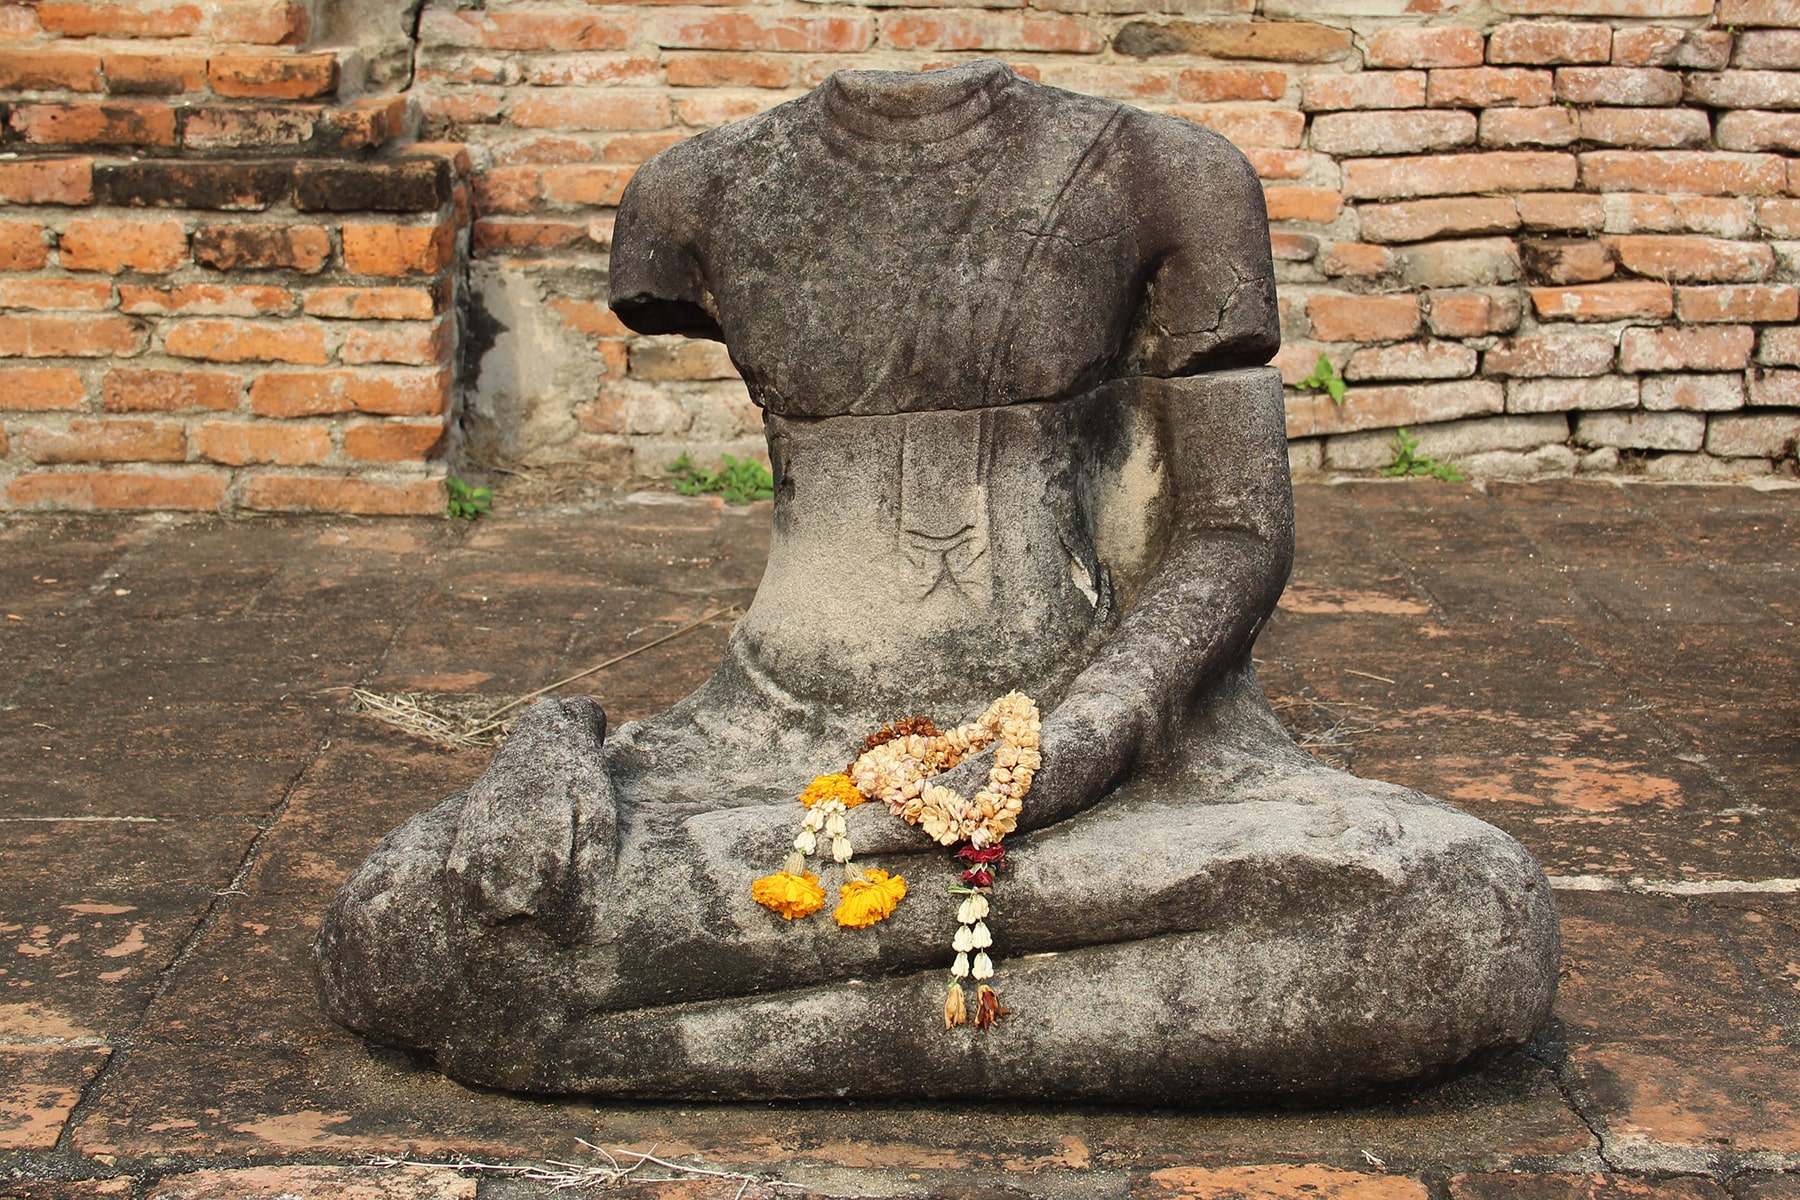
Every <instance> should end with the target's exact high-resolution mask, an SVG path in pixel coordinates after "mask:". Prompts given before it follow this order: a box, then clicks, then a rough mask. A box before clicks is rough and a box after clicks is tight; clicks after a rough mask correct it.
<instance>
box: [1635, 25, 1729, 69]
mask: <svg viewBox="0 0 1800 1200" xmlns="http://www.w3.org/2000/svg"><path fill="white" fill-rule="evenodd" d="M1731 43H1732V37H1731V34H1729V33H1727V32H1726V31H1725V30H1723V29H1677V28H1672V27H1670V26H1666V25H1649V26H1640V27H1637V28H1629V29H1615V30H1614V31H1613V45H1612V61H1613V65H1615V66H1620V67H1694V68H1698V69H1700V70H1707V71H1718V70H1722V69H1723V68H1724V67H1725V65H1726V64H1727V63H1728V62H1730V61H1731Z"/></svg>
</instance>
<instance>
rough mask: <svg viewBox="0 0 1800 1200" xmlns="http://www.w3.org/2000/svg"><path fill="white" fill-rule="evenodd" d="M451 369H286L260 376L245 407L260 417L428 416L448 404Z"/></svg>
mask: <svg viewBox="0 0 1800 1200" xmlns="http://www.w3.org/2000/svg"><path fill="white" fill-rule="evenodd" d="M450 378H451V377H450V371H449V369H448V368H446V369H444V370H441V371H378V370H360V371H349V370H346V371H288V372H271V373H269V374H266V375H259V376H257V377H256V380H255V381H254V382H253V383H251V385H250V411H251V412H253V413H255V414H256V415H257V416H259V417H276V418H287V417H316V416H326V415H330V414H332V413H346V412H363V413H369V414H371V415H373V416H386V417H430V416H437V415H439V414H441V413H443V412H445V411H446V410H447V409H448V408H449V404H450Z"/></svg>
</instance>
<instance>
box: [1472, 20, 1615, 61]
mask: <svg viewBox="0 0 1800 1200" xmlns="http://www.w3.org/2000/svg"><path fill="white" fill-rule="evenodd" d="M1612 42H1613V31H1612V29H1611V28H1609V27H1608V26H1605V25H1597V24H1592V23H1589V22H1566V21H1508V22H1506V23H1505V24H1502V25H1496V26H1495V27H1494V29H1493V31H1492V32H1491V33H1489V34H1488V44H1487V60H1488V61H1489V62H1491V63H1499V64H1520V65H1528V66H1546V65H1554V64H1559V63H1603V62H1606V61H1608V60H1609V59H1610V58H1611V57H1612Z"/></svg>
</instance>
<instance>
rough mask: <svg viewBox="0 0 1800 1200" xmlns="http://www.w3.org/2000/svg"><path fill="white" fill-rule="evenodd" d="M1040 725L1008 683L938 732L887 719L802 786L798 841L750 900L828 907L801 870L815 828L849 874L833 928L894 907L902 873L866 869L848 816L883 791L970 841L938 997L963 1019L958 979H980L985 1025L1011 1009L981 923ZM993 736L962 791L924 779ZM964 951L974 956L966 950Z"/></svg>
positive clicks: (936, 828) (863, 922)
mask: <svg viewBox="0 0 1800 1200" xmlns="http://www.w3.org/2000/svg"><path fill="white" fill-rule="evenodd" d="M1041 728H1042V726H1041V722H1040V720H1039V717H1038V708H1037V704H1036V703H1035V702H1033V701H1032V699H1031V698H1030V697H1029V696H1026V695H1024V694H1022V693H1019V692H1009V693H1007V694H1006V695H1004V696H1002V697H1000V698H999V699H998V700H996V701H994V702H993V703H992V704H990V705H989V706H988V707H987V711H985V712H983V713H982V714H981V715H980V716H979V717H977V718H976V719H975V720H973V721H971V722H969V723H967V724H964V725H958V726H957V727H956V728H954V729H951V730H949V731H948V732H941V731H939V729H938V728H937V726H935V725H934V724H932V723H931V721H929V720H928V719H926V718H924V717H908V718H906V719H904V720H901V721H895V722H893V723H892V724H889V725H884V726H882V727H881V728H880V729H878V730H876V731H875V732H874V733H872V734H870V735H869V736H868V738H866V739H865V740H864V743H863V752H862V753H861V754H860V755H858V756H857V758H856V760H855V761H854V762H852V763H851V764H850V765H849V767H847V768H846V769H845V770H844V771H843V772H842V773H840V774H836V775H821V776H819V777H818V778H817V779H815V780H813V781H812V783H810V784H808V785H807V787H806V790H805V791H803V792H801V793H800V803H801V804H802V805H803V806H804V807H805V808H806V816H805V818H804V819H803V820H802V822H801V826H800V832H799V834H798V835H796V836H795V838H794V845H793V850H792V851H791V852H790V853H789V854H788V856H787V860H786V861H785V862H784V863H783V864H782V869H781V871H780V872H778V873H777V874H774V875H769V876H765V877H764V878H762V879H758V880H757V881H756V882H755V883H754V884H752V885H751V888H750V895H751V897H752V898H753V899H754V900H755V901H756V902H757V903H758V904H760V905H762V906H763V907H764V908H767V909H769V910H771V911H772V912H776V913H779V914H780V915H781V916H782V917H783V918H784V919H786V920H790V921H791V920H794V919H796V918H800V917H807V916H811V915H812V914H813V913H815V912H817V911H819V909H821V908H823V907H824V905H825V889H824V887H822V886H821V885H820V883H819V877H818V876H817V875H815V874H814V873H812V872H811V871H808V870H807V869H806V859H807V858H808V857H809V856H810V855H812V854H815V853H817V852H819V849H820V845H819V835H820V834H821V833H823V834H824V835H825V837H826V838H827V839H828V840H829V841H830V845H831V857H832V859H833V861H835V862H837V863H840V864H842V865H843V867H844V883H843V887H842V888H841V889H840V892H839V900H838V905H837V908H836V909H835V910H834V911H833V913H832V916H833V917H834V918H835V919H836V920H837V923H838V924H839V925H842V926H845V927H846V928H851V929H866V928H868V927H869V926H871V925H874V924H876V923H877V922H879V921H884V920H886V919H887V918H888V917H890V916H892V915H893V912H894V909H895V908H896V907H897V906H898V905H899V903H900V901H901V900H902V899H904V898H905V896H906V880H905V879H903V878H901V877H900V876H899V875H889V874H888V873H887V872H886V871H881V870H875V869H870V870H868V871H864V870H863V869H862V868H861V867H859V866H857V865H856V864H855V863H853V862H851V861H850V860H851V856H852V853H853V848H852V846H851V845H850V839H849V831H848V825H847V823H846V821H845V819H844V815H845V813H847V812H848V811H849V810H850V809H852V808H855V807H856V806H857V805H858V804H861V803H863V802H864V801H865V800H871V799H878V800H881V801H882V802H883V803H885V804H886V805H887V808H888V811H889V812H891V813H893V814H894V815H895V816H897V817H899V818H900V819H901V820H903V821H905V822H906V823H907V824H908V825H914V826H917V827H919V828H920V829H923V830H924V831H925V833H926V834H927V835H929V836H930V837H931V839H932V840H933V841H935V842H937V843H938V844H940V845H943V846H955V845H956V844H957V843H959V842H962V843H966V845H964V846H963V847H962V849H961V850H959V851H957V857H958V858H959V859H961V860H963V861H965V862H967V863H968V864H969V866H968V868H967V869H965V870H964V871H963V873H962V882H963V886H962V887H952V888H951V889H950V891H951V893H952V894H953V895H959V896H962V897H963V900H962V903H961V904H960V905H958V907H957V911H956V919H957V930H956V936H955V937H954V938H953V939H952V940H951V943H950V947H951V949H952V950H953V951H954V952H955V954H956V958H955V960H954V961H953V962H952V963H951V966H950V986H949V989H948V991H947V992H946V993H945V996H944V1027H945V1028H946V1029H948V1028H952V1027H954V1026H957V1025H966V1024H968V1023H969V1021H970V1018H969V1014H968V998H967V996H966V994H965V993H964V990H963V981H964V980H966V979H971V978H972V979H973V980H974V982H975V1016H974V1024H975V1026H976V1027H977V1028H981V1029H985V1028H988V1027H990V1026H992V1025H993V1024H994V1023H995V1022H996V1021H998V1020H999V1019H1000V1018H1001V1017H1003V1016H1005V1015H1006V1014H1007V1012H1008V1011H1009V1010H1008V1009H1006V1008H1005V1007H1003V1006H1002V1005H1001V1004H1000V998H999V996H998V995H997V994H996V993H995V991H994V988H993V986H992V985H991V984H989V983H988V980H989V979H991V978H993V976H994V960H993V958H992V956H991V955H989V953H988V950H989V948H990V947H992V945H993V934H992V932H991V931H990V930H989V929H988V926H987V915H988V911H989V900H988V898H989V896H990V895H991V894H992V889H993V886H994V876H995V873H996V872H997V871H998V870H999V868H1000V866H1001V864H1002V863H1003V862H1004V861H1005V859H1006V851H1005V849H1004V848H1003V847H1002V846H1001V844H1000V843H1001V842H1002V841H1003V840H1004V839H1005V837H1006V835H1007V834H1009V833H1012V832H1013V831H1014V830H1015V829H1017V828H1018V822H1019V813H1020V812H1021V811H1022V810H1023V808H1024V800H1025V796H1026V794H1027V793H1028V792H1030V790H1031V783H1032V779H1033V778H1034V776H1035V775H1036V773H1037V770H1038V768H1039V767H1040V766H1041V765H1042V757H1041V755H1040V754H1039V746H1040V742H1041V737H1040V734H1041ZM996 741H997V742H999V743H1000V745H999V747H998V749H996V750H995V751H994V762H993V765H992V766H991V767H989V768H988V776H987V785H986V786H985V787H983V788H982V789H981V790H980V791H978V792H976V793H975V795H974V796H973V797H970V798H966V799H965V798H964V797H963V796H961V795H959V794H958V793H957V792H955V791H953V790H951V789H950V788H946V787H940V786H938V785H936V784H931V783H928V782H927V780H929V779H931V778H932V777H933V776H935V775H939V774H941V773H943V772H944V771H948V770H949V769H950V768H952V767H954V766H956V765H957V764H958V763H960V762H961V761H962V760H963V759H965V758H967V757H968V756H969V755H971V754H974V753H977V752H979V751H981V750H985V749H986V748H987V747H989V746H991V745H993V744H994V743H995V742H996ZM971 953H972V954H973V956H974V957H972V958H971V957H970V955H971Z"/></svg>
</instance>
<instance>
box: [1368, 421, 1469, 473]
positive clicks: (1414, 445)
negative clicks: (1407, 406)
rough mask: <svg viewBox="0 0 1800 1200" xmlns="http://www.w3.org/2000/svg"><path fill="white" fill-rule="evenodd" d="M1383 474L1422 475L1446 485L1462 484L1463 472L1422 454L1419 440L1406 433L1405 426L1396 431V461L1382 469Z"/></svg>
mask: <svg viewBox="0 0 1800 1200" xmlns="http://www.w3.org/2000/svg"><path fill="white" fill-rule="evenodd" d="M1381 473H1382V474H1383V475H1387V476H1390V477H1393V478H1402V477H1411V476H1419V475H1422V476H1428V477H1430V478H1432V479H1442V480H1444V481H1445V482H1446V483H1461V482H1462V472H1461V471H1459V470H1457V469H1456V468H1455V467H1454V466H1453V465H1451V464H1450V463H1445V462H1439V461H1438V460H1437V459H1435V458H1432V457H1431V456H1430V455H1427V454H1420V453H1419V439H1418V438H1416V437H1414V436H1412V435H1411V434H1410V433H1408V432H1406V427H1405V426H1404V425H1403V426H1401V427H1400V428H1399V429H1396V430H1395V431H1394V461H1393V462H1391V463H1389V464H1388V465H1387V466H1385V467H1383V468H1381Z"/></svg>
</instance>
